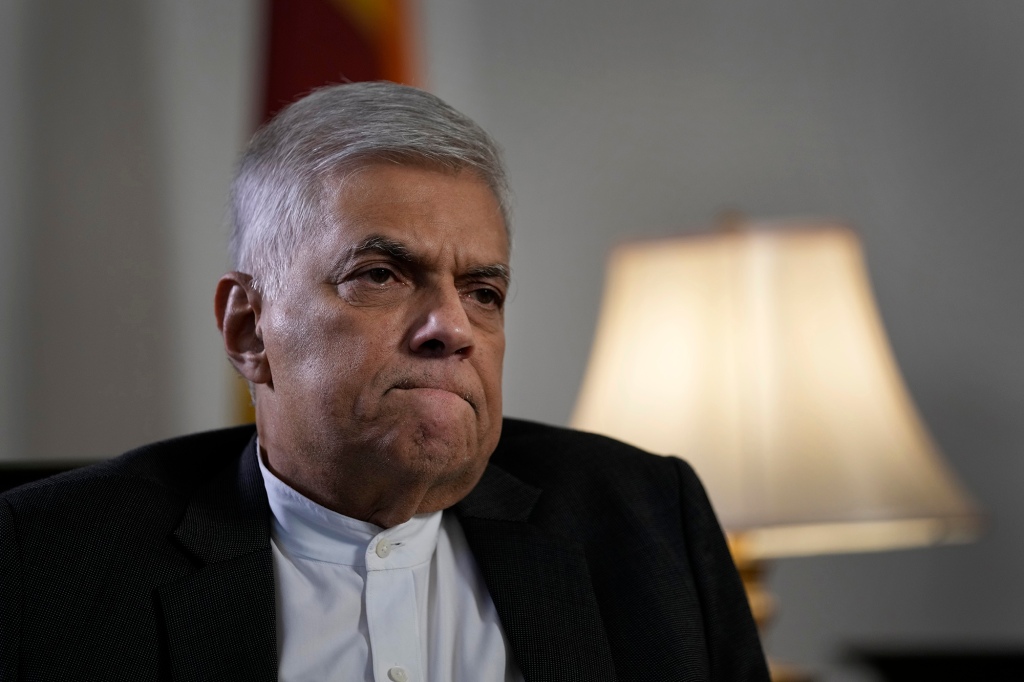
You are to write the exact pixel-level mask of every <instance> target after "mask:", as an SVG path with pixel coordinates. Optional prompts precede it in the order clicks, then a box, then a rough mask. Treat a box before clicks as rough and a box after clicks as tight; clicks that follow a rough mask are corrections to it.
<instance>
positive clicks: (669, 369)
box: [572, 223, 977, 557]
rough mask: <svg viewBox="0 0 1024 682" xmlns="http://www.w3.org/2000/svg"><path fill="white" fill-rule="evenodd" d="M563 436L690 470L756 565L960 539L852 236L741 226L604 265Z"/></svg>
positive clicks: (958, 510)
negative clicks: (638, 451)
mask: <svg viewBox="0 0 1024 682" xmlns="http://www.w3.org/2000/svg"><path fill="white" fill-rule="evenodd" d="M572 421H573V425H574V426H575V427H577V428H580V429H583V430H588V431H594V432H597V433H603V434H607V435H610V436H613V437H615V438H618V439H620V440H624V441H626V442H629V443H633V444H635V445H638V446H640V447H642V448H644V449H647V450H650V451H653V452H658V453H663V454H675V455H678V456H680V457H683V458H685V459H686V460H688V461H689V462H690V463H691V464H692V465H693V466H694V468H695V469H696V470H697V472H698V474H699V475H700V476H701V478H702V480H703V481H704V484H705V486H706V487H707V490H708V494H709V496H710V497H711V500H712V502H713V503H714V505H715V508H716V510H717V512H718V514H719V518H720V519H721V521H722V524H723V526H724V527H725V528H726V530H729V531H743V532H744V536H745V543H747V550H748V551H749V552H750V553H751V554H752V555H753V556H755V557H772V556H786V555H800V554H817V553H828V552H847V551H866V550H872V549H887V548H895V547H903V546H913V545H924V544H931V543H937V542H946V541H957V540H964V539H968V538H970V537H971V536H972V535H973V534H974V532H975V529H976V525H977V521H976V519H977V515H976V513H975V509H974V506H973V504H972V503H971V501H970V500H969V499H968V497H967V496H966V495H965V494H964V492H963V491H962V490H961V489H960V487H959V486H958V485H957V483H956V481H955V480H954V478H953V476H952V475H951V472H950V471H949V470H948V468H947V467H946V466H945V464H944V462H943V460H942V458H941V456H940V454H939V452H938V450H937V449H936V446H935V444H934V442H933V441H932V438H931V437H930V435H929V433H928V431H927V429H926V428H925V426H924V424H923V423H922V421H921V419H920V417H919V416H918V413H917V410H916V409H915V407H914V404H913V402H912V400H911V398H910V396H909V394H908V392H907V390H906V388H905V386H904V384H903V381H902V378H901V376H900V373H899V369H898V367H897V365H896V363H895V361H894V359H893V355H892V352H891V350H890V348H889V344H888V340H887V338H886V335H885V331H884V329H883V326H882V324H881V320H880V318H879V315H878V312H877V309H876V307H875V304H874V299H873V296H872V293H871V287H870V284H869V281H868V277H867V273H866V269H865V267H864V262H863V256H862V253H861V249H860V245H859V242H858V240H857V238H856V236H855V235H854V233H853V232H852V231H851V230H849V229H848V228H845V227H843V226H840V225H835V224H823V225H811V224H801V225H798V226H792V225H791V226H783V225H779V224H770V223H762V224H750V225H748V226H746V227H745V228H744V229H740V230H729V231H722V232H713V233H708V234H703V235H696V236H688V237H680V238H674V239H665V240H653V241H647V242H640V243H631V244H626V245H623V246H621V247H619V248H617V249H616V250H615V251H614V252H613V254H612V256H611V260H610V264H609V268H608V273H607V282H606V290H605V294H604V302H603V306H602V310H601V314H600V319H599V322H598V327H597V333H596V337H595V341H594V346H593V350H592V353H591V357H590V361H589V365H588V368H587V372H586V376H585V378H584V381H583V386H582V389H581V392H580V395H579V399H578V402H577V405H576V410H575V413H574V416H573V420H572Z"/></svg>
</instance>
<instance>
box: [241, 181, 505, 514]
mask: <svg viewBox="0 0 1024 682" xmlns="http://www.w3.org/2000/svg"><path fill="white" fill-rule="evenodd" d="M334 208H335V211H334V218H335V220H334V225H333V226H331V227H329V228H328V229H327V230H326V231H325V232H324V234H322V235H318V236H315V237H313V238H312V239H311V240H310V241H309V242H308V243H306V244H305V245H303V247H302V248H301V249H300V250H299V252H298V253H297V254H296V257H295V259H294V261H293V263H292V265H291V267H290V268H289V270H288V272H287V273H286V275H285V277H284V279H283V281H282V282H281V286H280V287H279V289H278V291H279V293H278V295H277V296H275V297H274V298H273V299H272V300H270V301H265V302H264V306H263V311H262V315H261V317H260V320H259V332H260V333H261V334H262V338H263V343H264V346H265V349H266V360H267V363H268V365H269V370H270V381H269V383H267V384H265V385H263V386H259V387H258V389H257V391H258V392H257V413H258V422H259V427H260V440H261V444H263V445H265V446H266V447H265V450H266V451H267V452H268V459H269V460H270V463H271V466H272V467H273V468H275V469H276V470H278V471H279V472H280V473H282V474H284V475H285V476H286V480H287V479H288V478H291V479H293V480H296V479H297V480H298V481H302V480H303V479H304V478H306V479H308V478H309V476H310V475H311V472H314V471H315V472H316V474H315V475H318V476H323V475H325V474H326V475H327V476H328V477H331V478H334V477H337V480H338V481H340V482H342V483H345V484H347V485H349V486H351V485H352V481H353V480H356V481H359V480H362V481H366V482H367V483H370V482H372V481H375V480H385V481H387V482H389V484H390V485H393V486H396V487H400V486H403V485H409V486H417V485H419V486H423V485H427V486H430V485H433V486H441V487H444V486H449V487H455V488H459V487H460V486H461V487H462V488H466V489H465V490H462V492H461V493H460V495H461V494H465V492H468V487H466V486H467V485H468V486H469V487H471V486H472V485H473V484H475V482H476V480H477V479H478V478H479V476H480V474H481V473H482V471H483V468H484V466H485V465H486V462H487V459H488V458H489V456H490V454H491V452H492V451H493V450H494V448H495V446H496V445H497V442H498V436H499V435H500V432H501V367H502V359H503V356H504V351H505V332H504V311H503V306H504V300H505V297H506V294H507V291H508V259H509V243H508V237H507V233H506V230H505V225H504V222H503V219H502V216H501V212H500V210H499V208H498V204H497V201H496V199H495V197H494V195H493V193H492V192H491V190H490V189H489V188H488V187H487V185H486V184H484V182H482V181H481V180H480V179H479V178H478V177H477V176H476V175H475V174H472V173H470V172H467V171H463V172H460V173H458V174H454V173H448V172H443V171H437V170H428V169H425V168H419V167H413V166H400V165H390V164H387V165H385V164H374V165H370V166H367V167H365V168H363V169H361V170H359V171H358V172H356V173H355V174H353V175H350V176H349V177H348V178H347V179H346V180H345V181H344V182H342V183H340V185H339V190H338V192H337V195H336V200H335V202H334ZM354 477H355V478H354ZM316 486H317V483H316V481H312V482H310V481H309V480H306V481H305V485H304V486H302V487H306V488H307V490H305V491H303V492H307V493H314V494H315V495H316V494H318V496H321V497H327V498H330V497H331V495H330V494H329V493H328V494H323V493H320V492H319V491H317V490H315V488H316ZM300 490H301V487H300Z"/></svg>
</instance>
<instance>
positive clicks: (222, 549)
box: [157, 439, 277, 681]
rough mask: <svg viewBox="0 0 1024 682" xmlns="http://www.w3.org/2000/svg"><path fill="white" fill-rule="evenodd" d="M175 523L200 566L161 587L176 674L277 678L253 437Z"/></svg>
mask: <svg viewBox="0 0 1024 682" xmlns="http://www.w3.org/2000/svg"><path fill="white" fill-rule="evenodd" d="M234 461H235V464H234V465H233V466H230V467H227V468H226V470H225V471H223V472H222V473H221V474H219V475H218V476H217V477H216V478H215V479H213V480H212V481H211V482H210V483H209V484H208V485H207V486H206V487H205V488H203V489H201V490H199V491H198V492H197V493H196V494H195V495H194V496H193V498H192V499H191V500H190V501H189V503H188V506H187V507H186V510H185V514H184V516H183V517H182V520H181V523H180V524H179V525H178V527H177V529H176V530H175V531H174V537H175V538H176V540H177V541H178V543H179V544H180V545H181V546H182V547H183V548H184V549H185V550H186V551H187V552H188V553H189V554H190V555H191V556H192V558H193V559H194V561H196V563H197V564H198V566H199V567H198V568H197V570H196V571H195V572H193V573H191V574H190V575H188V576H186V577H184V578H181V579H179V580H177V581H175V582H172V583H169V584H167V585H163V586H161V587H160V588H159V589H158V591H157V592H158V600H159V607H160V610H161V612H162V615H163V617H164V623H165V626H166V632H167V641H168V653H169V658H170V666H171V672H172V676H173V679H174V680H180V681H186V680H187V681H192V680H214V679H246V680H268V681H270V680H276V679H277V635H276V631H275V619H276V616H275V613H276V607H275V602H274V571H273V558H272V555H271V549H270V519H269V507H268V504H267V498H266V491H265V490H264V487H263V480H262V477H261V475H260V472H259V466H258V463H257V461H256V452H255V439H254V440H253V441H250V443H249V445H248V446H247V447H246V449H245V451H244V452H243V453H242V456H241V458H239V459H237V460H234Z"/></svg>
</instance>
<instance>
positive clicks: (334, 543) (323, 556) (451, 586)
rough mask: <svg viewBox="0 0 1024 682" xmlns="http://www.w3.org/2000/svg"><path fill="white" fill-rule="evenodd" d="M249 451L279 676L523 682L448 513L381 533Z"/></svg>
mask: <svg viewBox="0 0 1024 682" xmlns="http://www.w3.org/2000/svg"><path fill="white" fill-rule="evenodd" d="M256 452H257V453H259V448H258V447H257V449H256ZM257 459H259V460H260V462H259V465H260V471H261V472H262V474H263V483H264V486H265V487H266V490H267V498H268V499H269V501H270V509H271V512H272V514H273V527H272V529H271V546H272V550H273V557H274V583H275V586H276V592H277V594H276V598H277V599H276V601H277V651H278V661H279V664H278V679H279V680H283V681H289V682H291V681H298V680H318V681H319V680H324V681H326V680H339V681H345V682H348V681H349V680H366V682H428V681H430V682H455V681H457V680H473V681H477V680H480V681H486V680H495V681H504V682H521V680H522V679H523V678H522V675H521V674H520V672H519V670H518V668H517V666H516V665H515V662H514V661H513V659H512V655H511V650H510V648H509V645H508V640H507V638H506V637H505V633H504V631H503V630H502V628H501V622H500V620H499V619H498V613H497V611H496V610H495V608H494V602H493V601H492V600H491V596H490V593H489V592H488V591H487V587H486V585H485V584H484V581H483V578H482V576H481V575H480V572H479V570H478V569H477V566H476V562H475V560H474V559H473V555H472V553H471V552H470V550H469V546H468V545H467V543H466V537H465V535H464V534H463V532H462V527H461V526H460V525H459V523H458V520H457V519H456V518H455V517H454V516H453V515H452V514H450V513H443V512H434V513H432V514H421V515H417V516H414V517H413V518H411V519H409V520H408V521H406V522H405V523H403V524H400V525H398V526H395V527H393V528H388V529H386V530H384V529H382V528H380V527H378V526H376V525H374V524H372V523H367V522H365V521H358V520H356V519H352V518H349V517H347V516H343V515H341V514H338V513H336V512H333V511H331V510H330V509H327V508H326V507H322V506H320V505H318V504H316V503H315V502H313V501H312V500H309V499H307V498H306V497H303V496H302V495H301V494H299V493H298V492H296V491H295V490H293V489H292V488H290V487H289V486H288V485H286V484H285V483H284V482H282V481H281V480H280V479H278V478H277V477H276V476H274V474H272V473H271V472H270V471H269V470H268V469H267V468H266V466H265V465H264V463H263V461H262V458H261V457H260V456H259V454H257Z"/></svg>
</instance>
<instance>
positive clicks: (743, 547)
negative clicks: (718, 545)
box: [727, 533, 814, 682]
mask: <svg viewBox="0 0 1024 682" xmlns="http://www.w3.org/2000/svg"><path fill="white" fill-rule="evenodd" d="M727 538H728V540H729V551H730V552H731V553H732V560H733V563H735V564H736V570H737V571H739V574H740V579H741V580H742V581H743V589H744V590H745V591H746V593H747V602H748V603H749V604H750V612H751V614H753V616H754V623H756V624H757V632H758V634H759V635H761V640H762V641H764V635H765V632H766V631H767V629H768V624H769V623H770V622H771V621H772V619H773V618H774V617H775V612H776V604H777V602H776V601H775V597H773V596H772V594H771V593H770V592H769V591H768V589H767V587H766V583H765V575H766V573H767V570H768V564H767V562H766V561H764V560H762V559H756V558H754V557H753V556H752V555H751V553H750V552H749V551H748V550H747V546H748V545H747V541H746V539H745V537H744V534H743V533H729V534H728V535H727ZM768 672H769V673H770V674H771V678H772V682H812V681H813V680H814V677H813V676H812V675H811V674H810V673H808V672H807V671H805V670H803V669H802V668H800V667H798V666H795V665H791V664H788V663H779V662H778V661H773V660H772V659H771V658H770V657H769V658H768Z"/></svg>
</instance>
